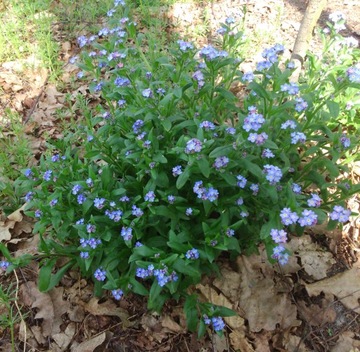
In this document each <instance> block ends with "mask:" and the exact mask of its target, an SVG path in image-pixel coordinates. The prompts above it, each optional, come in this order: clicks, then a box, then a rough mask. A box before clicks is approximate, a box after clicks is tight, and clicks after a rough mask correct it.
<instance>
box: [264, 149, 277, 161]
mask: <svg viewBox="0 0 360 352" xmlns="http://www.w3.org/2000/svg"><path fill="white" fill-rule="evenodd" d="M261 156H262V157H263V158H267V159H270V158H273V157H274V156H275V155H274V153H273V152H272V151H271V150H270V149H268V148H266V149H264V150H263V151H262V153H261Z"/></svg>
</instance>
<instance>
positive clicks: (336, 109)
mask: <svg viewBox="0 0 360 352" xmlns="http://www.w3.org/2000/svg"><path fill="white" fill-rule="evenodd" d="M326 106H327V107H328V109H329V112H330V115H331V117H332V118H334V119H336V118H337V117H338V116H339V113H340V106H339V104H338V103H336V102H334V101H331V100H327V101H326Z"/></svg>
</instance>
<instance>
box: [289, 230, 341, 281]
mask: <svg viewBox="0 0 360 352" xmlns="http://www.w3.org/2000/svg"><path fill="white" fill-rule="evenodd" d="M288 245H289V249H290V250H291V251H292V252H295V253H297V255H298V256H299V257H300V260H301V263H302V266H303V268H304V270H305V271H306V273H307V274H308V275H310V276H312V277H313V278H314V279H315V280H321V279H323V278H324V277H326V275H327V271H328V270H329V269H330V268H331V266H332V265H333V264H335V262H336V261H335V260H334V258H333V255H332V254H331V253H330V252H326V251H324V250H322V249H321V248H320V247H319V246H317V245H316V244H315V243H314V242H313V241H312V239H311V237H309V236H302V237H294V238H292V239H291V241H290V242H289V244H288Z"/></svg>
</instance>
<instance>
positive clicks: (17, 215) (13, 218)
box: [8, 203, 26, 222]
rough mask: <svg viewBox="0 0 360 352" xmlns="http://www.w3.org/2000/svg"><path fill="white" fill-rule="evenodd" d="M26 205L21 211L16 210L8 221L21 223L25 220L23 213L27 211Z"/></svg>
mask: <svg viewBox="0 0 360 352" xmlns="http://www.w3.org/2000/svg"><path fill="white" fill-rule="evenodd" d="M25 206H26V203H25V204H24V205H23V206H22V207H21V208H19V209H17V210H15V211H14V212H13V213H11V214H10V215H9V216H8V219H9V220H11V221H15V222H20V221H21V220H22V219H23V213H22V212H23V211H24V209H25Z"/></svg>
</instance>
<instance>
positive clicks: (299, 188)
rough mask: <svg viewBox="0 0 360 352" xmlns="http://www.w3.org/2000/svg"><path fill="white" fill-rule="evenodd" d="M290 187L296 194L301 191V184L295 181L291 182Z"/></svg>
mask: <svg viewBox="0 0 360 352" xmlns="http://www.w3.org/2000/svg"><path fill="white" fill-rule="evenodd" d="M291 189H292V191H293V192H294V193H296V194H300V193H301V186H300V185H298V184H297V183H293V184H292V185H291Z"/></svg>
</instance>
